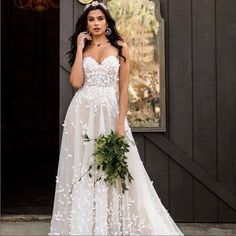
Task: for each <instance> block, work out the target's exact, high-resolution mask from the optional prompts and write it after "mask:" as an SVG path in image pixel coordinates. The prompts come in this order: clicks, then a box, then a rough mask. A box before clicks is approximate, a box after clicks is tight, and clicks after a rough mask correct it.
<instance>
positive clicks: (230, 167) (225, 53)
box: [216, 0, 236, 221]
mask: <svg viewBox="0 0 236 236" xmlns="http://www.w3.org/2000/svg"><path fill="white" fill-rule="evenodd" d="M235 9H236V1H234V0H225V1H222V0H216V29H217V31H216V33H217V34H216V36H217V44H216V46H217V52H216V53H217V54H216V59H217V65H216V66H217V77H216V78H217V110H218V113H217V119H218V123H217V128H218V171H219V173H218V178H219V181H220V182H221V183H222V184H224V185H225V186H226V187H227V188H228V189H230V190H231V191H232V192H233V193H234V194H236V178H235V169H236V164H235V163H236V162H235V158H236V145H235V143H236V141H235V140H236V132H235V131H236V122H235V121H236V93H235V88H236V80H235V75H236V18H235ZM219 220H220V221H229V220H231V221H232V220H236V212H233V211H232V209H230V208H229V207H228V206H227V205H225V204H224V203H222V202H221V201H220V202H219Z"/></svg>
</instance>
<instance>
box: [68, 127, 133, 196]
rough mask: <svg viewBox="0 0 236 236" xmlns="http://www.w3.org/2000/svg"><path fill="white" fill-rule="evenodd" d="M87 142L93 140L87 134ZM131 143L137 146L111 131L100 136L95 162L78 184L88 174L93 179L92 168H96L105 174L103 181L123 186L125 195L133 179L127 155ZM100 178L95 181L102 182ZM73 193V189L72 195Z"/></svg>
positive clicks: (85, 139)
mask: <svg viewBox="0 0 236 236" xmlns="http://www.w3.org/2000/svg"><path fill="white" fill-rule="evenodd" d="M82 137H83V139H84V141H85V142H89V141H91V140H92V139H90V138H89V137H88V135H87V134H86V133H85V134H84V135H82ZM129 141H130V142H131V143H132V144H135V142H133V141H132V140H129V139H128V138H127V137H121V136H119V135H118V133H117V132H116V131H113V130H111V132H110V133H109V134H108V135H104V134H100V135H99V136H98V137H97V138H96V139H95V146H96V148H95V152H94V153H93V155H94V156H95V162H94V163H93V164H91V165H90V166H89V168H88V170H87V171H86V172H85V174H84V175H83V176H82V177H81V178H80V179H79V180H78V181H76V182H79V181H80V180H81V179H82V178H83V177H84V176H85V175H86V174H88V175H89V177H90V178H92V173H91V170H92V167H95V168H96V169H97V170H98V171H102V172H103V173H104V178H103V180H104V181H105V182H106V183H108V184H110V185H111V186H113V187H115V188H116V187H117V184H119V183H120V184H121V187H122V192H123V193H125V191H126V190H128V188H127V181H128V182H129V183H131V181H132V180H133V177H132V176H131V174H130V172H129V169H128V163H127V156H126V153H127V152H128V151H129V147H130V145H129ZM101 179H102V177H99V178H97V179H96V180H95V183H94V184H96V182H97V181H99V180H101ZM71 192H72V189H71V191H70V193H71Z"/></svg>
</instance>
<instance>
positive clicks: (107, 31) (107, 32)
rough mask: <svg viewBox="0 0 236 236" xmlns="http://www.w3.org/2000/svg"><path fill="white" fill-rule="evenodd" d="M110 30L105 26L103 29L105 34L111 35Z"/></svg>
mask: <svg viewBox="0 0 236 236" xmlns="http://www.w3.org/2000/svg"><path fill="white" fill-rule="evenodd" d="M111 32H112V31H111V29H110V28H108V27H107V28H106V30H105V35H111Z"/></svg>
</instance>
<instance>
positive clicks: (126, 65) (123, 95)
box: [116, 42, 130, 136]
mask: <svg viewBox="0 0 236 236" xmlns="http://www.w3.org/2000/svg"><path fill="white" fill-rule="evenodd" d="M122 55H123V56H124V57H125V58H126V61H124V58H123V57H121V58H120V69H119V116H118V119H117V124H116V131H117V132H118V134H119V135H120V136H125V127H124V122H125V117H126V114H127V108H128V86H129V74H130V58H129V47H128V45H127V44H126V43H125V42H122Z"/></svg>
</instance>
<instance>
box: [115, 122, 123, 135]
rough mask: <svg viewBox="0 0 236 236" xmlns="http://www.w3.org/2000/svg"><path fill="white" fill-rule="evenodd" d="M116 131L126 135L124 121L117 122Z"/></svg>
mask: <svg viewBox="0 0 236 236" xmlns="http://www.w3.org/2000/svg"><path fill="white" fill-rule="evenodd" d="M116 132H117V133H118V135H119V136H121V137H124V136H125V127H124V123H122V122H119V121H118V122H117V124H116Z"/></svg>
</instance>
